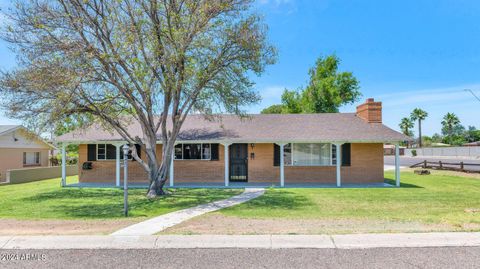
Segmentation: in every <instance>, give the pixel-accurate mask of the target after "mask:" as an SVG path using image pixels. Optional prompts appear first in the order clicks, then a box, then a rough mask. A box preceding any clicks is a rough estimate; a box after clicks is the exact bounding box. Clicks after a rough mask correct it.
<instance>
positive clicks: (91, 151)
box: [87, 144, 97, 162]
mask: <svg viewBox="0 0 480 269" xmlns="http://www.w3.org/2000/svg"><path fill="white" fill-rule="evenodd" d="M96 160H97V145H96V144H88V146H87V161H89V162H93V161H96Z"/></svg>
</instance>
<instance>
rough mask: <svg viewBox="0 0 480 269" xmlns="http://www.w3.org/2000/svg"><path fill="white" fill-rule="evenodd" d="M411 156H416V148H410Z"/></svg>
mask: <svg viewBox="0 0 480 269" xmlns="http://www.w3.org/2000/svg"><path fill="white" fill-rule="evenodd" d="M412 156H413V157H416V156H417V150H416V149H412Z"/></svg>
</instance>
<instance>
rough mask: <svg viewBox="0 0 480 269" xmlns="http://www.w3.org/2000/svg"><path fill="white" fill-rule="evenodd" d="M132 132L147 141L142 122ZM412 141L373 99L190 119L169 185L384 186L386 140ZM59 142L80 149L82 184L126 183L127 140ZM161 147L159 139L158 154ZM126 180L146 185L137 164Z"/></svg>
mask: <svg viewBox="0 0 480 269" xmlns="http://www.w3.org/2000/svg"><path fill="white" fill-rule="evenodd" d="M129 128H130V130H131V131H133V132H134V130H138V135H139V136H141V132H140V127H139V125H138V124H135V123H132V125H131V126H130V127H129ZM408 139H409V138H408V137H406V136H404V135H403V134H401V133H398V132H396V131H394V130H392V129H390V128H388V127H386V126H385V125H383V124H382V104H381V102H376V101H374V100H373V99H368V100H367V102H366V103H364V104H362V105H360V106H358V107H357V111H356V113H323V114H260V115H250V116H248V117H246V118H239V117H238V116H235V115H219V116H218V117H216V120H213V121H212V120H206V119H205V117H204V116H203V115H189V116H188V117H187V119H186V121H185V123H184V125H183V127H182V131H181V133H180V134H179V137H178V139H177V145H176V147H175V152H174V155H175V160H174V161H173V162H172V163H171V164H170V165H171V168H173V169H170V170H171V171H170V176H169V185H170V186H181V185H184V186H186V185H202V184H205V185H218V186H229V185H230V186H231V185H232V184H233V182H242V183H243V184H244V185H248V184H251V185H279V186H282V187H283V186H289V185H291V186H293V185H294V184H315V183H317V184H332V185H337V186H341V185H342V184H382V185H383V182H384V174H383V173H384V172H383V171H384V168H383V145H384V143H390V144H394V145H397V149H398V143H399V142H402V141H405V140H408ZM57 142H60V143H63V144H64V145H65V144H71V143H75V144H79V146H80V148H79V169H80V170H79V181H80V183H104V184H105V183H110V184H116V185H117V186H120V185H121V179H122V178H123V175H122V170H123V169H122V168H121V159H122V158H123V154H122V152H121V146H122V145H123V144H124V143H125V142H124V141H122V138H121V137H120V136H119V135H117V134H115V133H112V132H109V131H104V130H103V129H102V128H100V127H99V126H92V127H90V128H88V129H85V130H80V131H75V132H72V133H68V134H65V135H63V136H61V137H59V138H58V141H57ZM161 148H162V145H161V142H160V141H159V144H158V145H157V149H158V152H160V153H161ZM138 149H139V152H140V157H142V158H145V156H144V155H145V154H143V155H142V150H141V148H138ZM339 149H340V150H339ZM282 152H283V154H281V153H282ZM397 153H398V150H397ZM397 160H398V158H397ZM397 164H398V162H397ZM397 171H398V168H397ZM128 178H129V182H134V183H147V176H146V173H145V172H144V170H143V169H142V168H141V167H140V165H139V164H138V163H136V162H135V161H130V162H129V175H128ZM246 183H248V184H246ZM397 184H399V173H397Z"/></svg>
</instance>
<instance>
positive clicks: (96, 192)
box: [22, 189, 234, 219]
mask: <svg viewBox="0 0 480 269" xmlns="http://www.w3.org/2000/svg"><path fill="white" fill-rule="evenodd" d="M145 194H146V192H144V191H143V190H134V191H133V192H132V191H129V202H128V205H129V211H130V216H133V217H148V216H154V215H155V214H156V213H158V214H162V213H168V212H171V211H175V210H180V209H184V208H188V207H193V206H196V205H199V204H204V203H209V202H212V201H216V200H221V199H224V198H228V197H231V196H232V195H233V194H234V192H219V193H212V192H211V191H210V192H209V191H194V193H193V194H192V193H190V192H186V191H175V192H173V193H172V194H169V195H167V196H163V197H159V198H157V199H153V200H150V199H147V198H146V196H145ZM22 200H24V201H28V202H51V204H52V205H49V207H51V208H52V210H53V211H55V212H57V213H58V214H61V215H63V216H65V217H70V218H90V219H104V218H118V217H122V216H123V190H117V189H88V190H82V189H62V190H59V191H50V192H45V193H40V194H36V195H33V196H30V197H26V198H23V199H22ZM52 201H53V202H52ZM146 212H152V214H148V213H146Z"/></svg>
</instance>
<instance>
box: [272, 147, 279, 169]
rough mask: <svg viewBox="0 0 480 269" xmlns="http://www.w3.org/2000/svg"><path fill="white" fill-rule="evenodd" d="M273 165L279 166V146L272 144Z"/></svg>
mask: <svg viewBox="0 0 480 269" xmlns="http://www.w3.org/2000/svg"><path fill="white" fill-rule="evenodd" d="M273 166H280V146H279V145H277V144H273Z"/></svg>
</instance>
